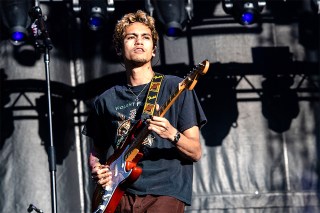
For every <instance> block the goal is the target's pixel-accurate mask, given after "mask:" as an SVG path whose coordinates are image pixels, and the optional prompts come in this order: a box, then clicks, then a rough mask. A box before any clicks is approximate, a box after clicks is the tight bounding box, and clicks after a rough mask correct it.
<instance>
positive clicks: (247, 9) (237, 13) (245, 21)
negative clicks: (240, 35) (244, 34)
mask: <svg viewBox="0 0 320 213" xmlns="http://www.w3.org/2000/svg"><path fill="white" fill-rule="evenodd" d="M265 5H266V1H265V0H223V1H222V7H223V9H224V11H225V12H226V13H227V14H230V15H232V16H233V17H234V19H235V20H236V21H237V22H239V23H240V24H242V25H250V24H253V23H256V22H259V21H260V13H261V12H262V10H263V8H264V7H265Z"/></svg>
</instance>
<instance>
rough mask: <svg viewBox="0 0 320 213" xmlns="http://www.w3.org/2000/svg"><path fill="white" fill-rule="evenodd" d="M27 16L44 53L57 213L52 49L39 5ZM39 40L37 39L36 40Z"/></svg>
mask: <svg viewBox="0 0 320 213" xmlns="http://www.w3.org/2000/svg"><path fill="white" fill-rule="evenodd" d="M29 16H30V17H31V19H33V20H34V23H33V24H34V27H35V29H34V30H35V32H36V33H35V32H34V34H35V46H36V48H37V49H39V50H40V51H41V52H42V53H44V58H43V59H44V63H45V72H46V83H47V97H48V118H49V134H50V146H49V148H48V160H49V171H50V177H51V178H50V180H51V204H52V213H57V192H56V153H55V147H54V143H53V132H52V110H51V90H50V67H49V64H50V50H51V49H52V43H51V39H50V37H49V33H48V31H47V28H46V24H45V21H44V19H43V17H42V11H41V8H40V7H39V6H36V7H33V8H31V10H30V11H29ZM38 40H39V41H38Z"/></svg>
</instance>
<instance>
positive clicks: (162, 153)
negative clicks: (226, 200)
mask: <svg viewBox="0 0 320 213" xmlns="http://www.w3.org/2000/svg"><path fill="white" fill-rule="evenodd" d="M157 42H158V33H157V31H156V29H155V21H154V19H153V18H152V17H151V16H148V15H147V14H146V13H145V12H143V11H141V10H138V11H137V12H135V13H129V14H126V15H125V16H123V18H122V19H121V20H120V21H118V23H117V25H116V27H115V32H114V45H115V48H116V51H117V53H118V54H119V55H120V56H121V57H122V59H123V63H124V65H125V69H126V76H127V79H126V80H127V83H126V84H123V85H117V86H114V87H112V88H110V89H108V90H107V91H105V92H104V93H103V94H101V95H100V96H99V97H97V98H96V99H95V101H94V109H93V112H92V114H91V115H90V116H89V117H88V120H87V122H86V124H85V127H84V129H83V134H85V135H87V136H89V137H91V138H93V141H94V149H93V150H92V152H91V153H90V159H89V161H90V167H91V172H92V177H93V178H94V180H95V181H96V182H97V184H100V185H101V186H102V187H106V186H110V184H112V177H113V176H112V175H113V174H112V173H113V172H115V171H110V168H109V166H108V165H105V158H106V153H107V151H108V148H109V147H110V146H112V147H113V148H114V149H115V150H116V149H117V148H119V147H121V145H122V144H123V143H124V141H125V138H126V136H127V134H128V131H129V130H130V128H131V127H132V126H133V125H134V123H135V122H136V121H137V120H139V119H141V116H142V111H143V108H144V104H145V101H146V96H147V94H148V89H149V85H150V82H151V80H152V79H153V77H154V75H155V72H154V71H153V70H152V65H151V60H152V58H153V57H154V56H155V53H156V52H155V49H156V44H157ZM181 81H182V79H181V78H179V77H176V76H171V75H166V76H164V78H163V80H162V84H161V89H160V92H159V94H158V100H157V104H158V105H160V106H162V105H163V104H164V103H165V102H166V101H167V99H168V98H169V96H170V95H171V94H172V92H173V91H174V90H175V89H176V88H177V86H178V83H180V82H181ZM157 108H158V107H157ZM205 122H206V118H205V115H204V113H203V110H202V108H201V106H200V104H199V102H198V99H197V97H196V95H195V92H194V91H188V90H186V91H184V92H183V93H182V94H181V95H180V96H179V97H178V99H177V100H176V101H175V102H174V104H173V105H172V106H171V107H170V109H169V110H168V111H167V112H166V114H165V116H164V117H159V116H151V117H149V118H148V119H147V121H146V123H147V126H148V129H149V130H150V131H151V134H149V135H148V137H147V138H146V139H145V140H144V142H143V145H142V146H143V148H142V149H141V150H142V152H143V158H142V159H141V160H140V161H139V163H138V165H139V166H140V167H141V168H142V174H141V175H140V177H139V178H138V179H137V180H136V181H135V182H134V183H132V184H130V185H129V186H128V187H127V189H126V192H125V194H124V196H122V198H121V201H120V203H119V205H118V207H117V210H116V211H117V212H157V213H159V212H166V213H171V212H172V213H179V212H184V207H185V205H190V204H191V194H192V174H193V162H196V161H198V160H199V159H200V158H201V146H200V141H199V140H200V139H199V138H200V133H199V129H200V128H201V126H202V125H204V124H205Z"/></svg>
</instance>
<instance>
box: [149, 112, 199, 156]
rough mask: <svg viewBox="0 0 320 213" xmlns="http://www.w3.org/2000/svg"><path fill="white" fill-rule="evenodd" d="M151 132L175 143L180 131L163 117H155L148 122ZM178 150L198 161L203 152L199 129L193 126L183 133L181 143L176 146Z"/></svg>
mask: <svg viewBox="0 0 320 213" xmlns="http://www.w3.org/2000/svg"><path fill="white" fill-rule="evenodd" d="M148 123H149V130H152V131H154V132H155V133H157V134H158V135H159V136H160V137H162V138H166V139H168V140H169V141H171V142H173V141H174V137H175V135H176V133H177V132H178V130H177V129H176V128H174V127H173V126H172V125H171V124H170V122H169V121H168V120H167V119H166V118H163V117H158V116H153V117H152V118H151V119H149V120H148ZM175 145H176V147H177V148H178V150H179V151H180V152H181V153H182V154H183V155H184V156H185V157H187V158H188V159H190V160H192V161H198V160H200V158H201V154H202V150H201V144H200V133H199V127H198V126H193V127H191V128H189V129H187V130H185V131H183V132H182V133H181V137H180V139H179V141H178V142H177V143H176V144H175Z"/></svg>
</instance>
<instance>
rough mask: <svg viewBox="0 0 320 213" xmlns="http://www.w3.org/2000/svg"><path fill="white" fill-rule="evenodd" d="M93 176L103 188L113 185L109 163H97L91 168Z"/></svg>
mask: <svg viewBox="0 0 320 213" xmlns="http://www.w3.org/2000/svg"><path fill="white" fill-rule="evenodd" d="M91 177H92V179H93V180H94V181H95V182H96V183H97V184H100V185H101V186H102V187H103V188H105V187H108V186H111V185H112V172H111V170H110V167H109V166H108V165H101V164H100V163H97V164H96V165H95V166H94V167H93V169H92V170H91Z"/></svg>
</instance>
